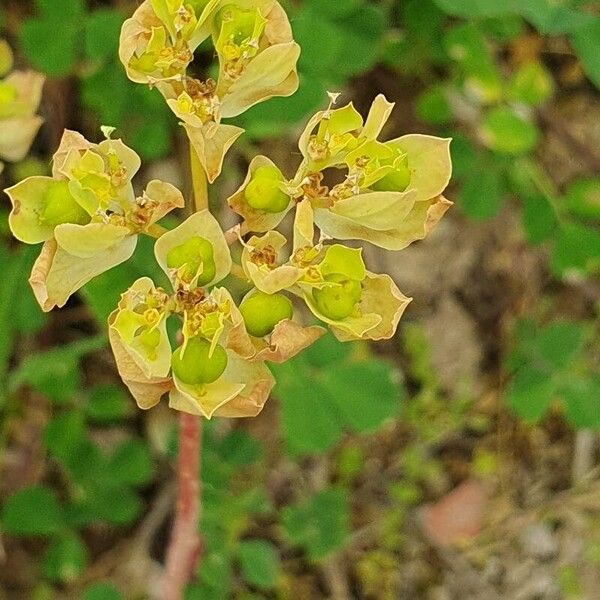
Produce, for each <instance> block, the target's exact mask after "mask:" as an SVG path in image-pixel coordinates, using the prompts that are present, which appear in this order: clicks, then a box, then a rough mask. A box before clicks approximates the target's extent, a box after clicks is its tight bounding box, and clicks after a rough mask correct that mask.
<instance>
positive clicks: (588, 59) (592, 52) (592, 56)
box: [571, 18, 600, 88]
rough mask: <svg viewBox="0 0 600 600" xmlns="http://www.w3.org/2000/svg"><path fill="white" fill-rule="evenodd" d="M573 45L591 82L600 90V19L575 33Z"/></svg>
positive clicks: (572, 38) (572, 37)
mask: <svg viewBox="0 0 600 600" xmlns="http://www.w3.org/2000/svg"><path fill="white" fill-rule="evenodd" d="M571 44H572V45H573V48H575V52H577V56H578V57H579V60H580V61H581V64H582V65H583V68H584V70H585V72H586V73H587V76H588V77H589V78H590V81H591V82H592V83H593V84H594V85H595V86H596V87H597V88H600V52H598V46H599V45H600V18H596V19H594V20H593V21H592V22H590V23H589V24H588V25H586V26H585V27H582V28H581V29H578V30H577V31H575V32H574V33H573V34H572V35H571Z"/></svg>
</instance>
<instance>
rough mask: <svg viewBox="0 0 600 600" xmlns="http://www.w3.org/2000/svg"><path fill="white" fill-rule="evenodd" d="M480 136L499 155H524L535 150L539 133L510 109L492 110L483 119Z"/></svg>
mask: <svg viewBox="0 0 600 600" xmlns="http://www.w3.org/2000/svg"><path fill="white" fill-rule="evenodd" d="M481 135H482V138H483V140H484V142H485V144H486V145H487V146H488V147H489V148H491V149H492V150H494V151H495V152H499V153H501V154H509V155H516V154H524V153H526V152H530V151H531V150H533V149H534V148H535V146H536V145H537V141H538V136H539V132H538V129H537V127H536V126H535V124H534V123H532V122H531V121H527V120H525V119H523V118H522V117H520V116H519V115H517V114H516V113H515V112H513V111H512V110H511V109H510V108H507V107H503V106H499V107H496V108H492V109H491V110H490V111H489V112H488V113H487V114H486V115H485V117H484V120H483V123H482V125H481Z"/></svg>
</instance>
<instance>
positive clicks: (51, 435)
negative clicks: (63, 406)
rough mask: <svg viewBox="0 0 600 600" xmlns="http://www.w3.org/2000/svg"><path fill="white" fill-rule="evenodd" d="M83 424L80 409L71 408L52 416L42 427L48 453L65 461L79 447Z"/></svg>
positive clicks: (82, 435) (83, 428)
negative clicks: (44, 426)
mask: <svg viewBox="0 0 600 600" xmlns="http://www.w3.org/2000/svg"><path fill="white" fill-rule="evenodd" d="M84 435H85V424H84V420H83V415H82V414H81V412H80V411H77V410H71V411H67V412H64V413H62V414H60V415H57V416H56V417H54V418H53V419H52V420H51V421H50V422H49V423H48V424H47V425H46V428H45V429H44V444H45V446H46V448H47V449H48V451H49V452H50V454H52V455H53V456H54V457H56V458H58V459H59V460H61V461H66V460H67V459H68V458H69V457H70V456H72V455H73V454H74V453H75V452H77V450H78V449H79V447H80V444H81V441H82V440H83V437H84Z"/></svg>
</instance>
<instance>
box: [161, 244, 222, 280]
mask: <svg viewBox="0 0 600 600" xmlns="http://www.w3.org/2000/svg"><path fill="white" fill-rule="evenodd" d="M167 267H169V269H180V271H179V277H180V278H181V279H182V280H183V281H185V282H187V283H190V282H191V281H192V280H193V279H194V277H196V275H197V274H198V270H199V269H200V267H202V272H201V273H200V276H199V277H198V281H197V285H206V284H207V283H208V282H209V281H212V280H213V279H214V278H215V272H216V265H215V259H214V251H213V247H212V244H211V243H210V242H209V241H208V240H206V239H204V238H201V237H198V236H196V237H191V238H189V239H188V240H186V241H185V242H184V243H183V244H181V245H179V246H175V247H174V248H172V249H171V250H169V252H168V254H167Z"/></svg>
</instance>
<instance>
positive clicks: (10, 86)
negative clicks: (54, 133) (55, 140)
mask: <svg viewBox="0 0 600 600" xmlns="http://www.w3.org/2000/svg"><path fill="white" fill-rule="evenodd" d="M12 65H13V58H12V52H11V50H10V47H9V46H8V44H7V43H6V42H5V41H4V40H0V159H3V160H7V161H10V162H16V161H19V160H22V159H23V158H25V155H26V154H27V152H28V151H29V148H30V146H31V144H32V142H33V139H34V138H35V136H36V134H37V132H38V130H39V128H40V126H41V125H42V123H43V122H44V120H43V119H42V118H41V117H40V116H38V115H36V112H37V110H38V107H39V105H40V100H41V96H42V88H43V86H44V76H43V75H40V74H39V73H36V72H34V71H13V72H12V73H10V74H9V75H7V73H9V72H10V70H11V69H12ZM6 75H7V76H6ZM5 76H6V77H5ZM3 168H4V165H3V163H2V162H1V161H0V172H2V170H3Z"/></svg>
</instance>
